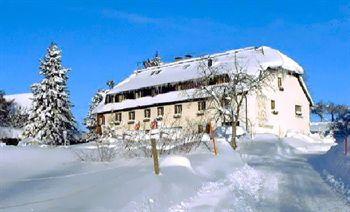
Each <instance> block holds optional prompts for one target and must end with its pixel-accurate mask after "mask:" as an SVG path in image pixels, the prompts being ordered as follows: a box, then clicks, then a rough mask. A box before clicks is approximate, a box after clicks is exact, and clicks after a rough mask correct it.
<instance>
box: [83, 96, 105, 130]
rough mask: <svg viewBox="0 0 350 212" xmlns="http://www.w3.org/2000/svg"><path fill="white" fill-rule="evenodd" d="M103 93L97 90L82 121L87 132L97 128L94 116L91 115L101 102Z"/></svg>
mask: <svg viewBox="0 0 350 212" xmlns="http://www.w3.org/2000/svg"><path fill="white" fill-rule="evenodd" d="M103 93H104V91H103V90H98V91H97V93H96V94H95V95H94V96H93V97H92V99H91V103H90V107H89V112H88V115H87V117H86V118H85V119H84V125H85V126H86V127H87V128H88V129H89V130H92V129H94V128H95V127H96V126H97V120H96V114H94V113H93V110H94V109H95V108H96V107H97V105H98V104H99V103H100V102H101V101H102V100H103Z"/></svg>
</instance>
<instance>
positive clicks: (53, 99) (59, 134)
mask: <svg viewBox="0 0 350 212" xmlns="http://www.w3.org/2000/svg"><path fill="white" fill-rule="evenodd" d="M68 72H69V69H67V68H64V67H63V66H62V54H61V50H60V48H59V47H58V46H57V45H56V44H54V43H52V44H51V45H50V47H49V48H48V50H47V54H46V55H45V56H44V58H43V59H42V60H41V64H40V72H39V73H40V74H41V75H43V77H44V79H43V80H42V81H41V82H40V83H38V84H33V85H32V92H33V104H32V109H31V110H32V111H31V113H30V117H29V124H28V125H27V126H26V128H25V132H24V135H25V136H27V137H34V138H36V139H38V141H39V142H41V143H45V144H49V145H63V144H69V143H71V142H75V140H76V133H77V128H76V122H75V119H74V117H73V114H72V112H71V108H72V104H71V102H70V100H69V92H68V89H67V80H68Z"/></svg>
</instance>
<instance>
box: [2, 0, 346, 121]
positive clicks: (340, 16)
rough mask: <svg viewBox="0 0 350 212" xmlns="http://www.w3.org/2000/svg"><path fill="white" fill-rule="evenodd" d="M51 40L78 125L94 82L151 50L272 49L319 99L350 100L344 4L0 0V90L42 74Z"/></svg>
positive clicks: (170, 53) (14, 89)
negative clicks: (302, 74)
mask: <svg viewBox="0 0 350 212" xmlns="http://www.w3.org/2000/svg"><path fill="white" fill-rule="evenodd" d="M58 2H59V3H58ZM52 41H54V42H56V43H57V44H58V45H59V46H60V47H61V48H62V50H63V63H64V65H65V66H66V67H69V68H71V69H72V71H71V73H70V80H69V89H70V91H71V97H72V102H73V104H74V105H75V107H74V114H75V116H76V118H77V120H78V121H79V122H81V121H82V119H83V117H84V116H85V114H86V113H87V110H88V105H89V103H90V99H91V97H92V95H93V94H94V93H95V91H96V90H97V89H99V88H103V87H106V86H105V82H106V81H107V80H110V79H113V80H115V81H116V82H118V81H120V80H122V79H123V78H125V77H126V76H128V75H129V74H130V73H131V72H132V71H133V70H134V69H135V68H136V67H137V63H138V62H141V61H142V60H144V59H146V58H148V57H152V56H153V55H154V53H155V52H156V51H159V52H160V54H161V56H162V57H163V58H164V60H165V61H172V60H173V58H174V57H175V56H179V55H180V56H181V55H184V54H193V55H196V56H200V55H203V54H207V53H215V52H220V51H225V50H229V49H235V48H240V47H246V46H260V45H267V46H271V47H273V48H277V49H279V50H281V51H282V52H283V53H285V54H287V55H288V56H290V57H292V58H293V59H295V60H296V61H297V62H298V63H300V64H301V65H302V66H303V67H304V69H305V71H306V75H307V83H308V86H309V88H310V91H311V94H312V96H313V98H314V99H315V100H316V101H317V100H321V99H322V100H330V101H334V102H336V103H343V104H349V102H350V95H349V93H350V85H349V78H350V74H349V72H350V2H347V1H337V0H333V1H321V0H318V1H299V0H294V1H290V2H288V1H281V0H279V1H274V0H269V1H266V0H261V1H228V0H227V1H220V0H217V1H191V2H190V1H158V2H156V1H98V0H96V1H84V2H83V1H77V0H73V1H53V0H47V1H41V0H36V1H25V0H23V1H11V0H9V1H6V0H0V89H4V90H5V91H6V92H7V93H9V94H13V93H23V92H29V91H30V90H29V88H30V85H31V84H33V83H35V82H39V81H40V80H41V76H40V75H39V74H38V66H39V59H40V58H41V57H42V56H43V55H44V54H45V52H46V48H47V47H48V46H49V44H50V43H51V42H52Z"/></svg>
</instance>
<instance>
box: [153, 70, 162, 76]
mask: <svg viewBox="0 0 350 212" xmlns="http://www.w3.org/2000/svg"><path fill="white" fill-rule="evenodd" d="M160 72H162V70H161V69H158V70H154V71H152V72H151V75H155V74H159V73H160Z"/></svg>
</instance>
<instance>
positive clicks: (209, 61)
mask: <svg viewBox="0 0 350 212" xmlns="http://www.w3.org/2000/svg"><path fill="white" fill-rule="evenodd" d="M212 66H213V59H211V58H209V59H208V67H212Z"/></svg>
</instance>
